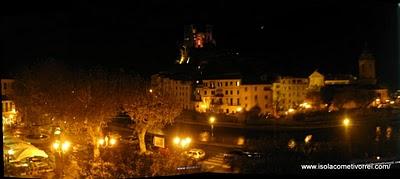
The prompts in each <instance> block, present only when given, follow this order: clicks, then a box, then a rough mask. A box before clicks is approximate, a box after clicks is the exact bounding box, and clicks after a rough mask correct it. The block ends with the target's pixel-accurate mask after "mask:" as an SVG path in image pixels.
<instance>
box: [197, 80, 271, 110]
mask: <svg viewBox="0 0 400 179" xmlns="http://www.w3.org/2000/svg"><path fill="white" fill-rule="evenodd" d="M196 94H197V96H198V98H199V99H200V100H199V101H198V102H196V103H195V109H196V111H198V112H214V113H225V114H236V113H240V112H243V111H250V110H252V109H253V108H259V109H260V113H262V114H267V113H270V112H272V89H271V84H254V83H243V81H242V79H241V78H240V77H235V76H231V77H228V76H215V77H213V78H208V79H204V80H202V84H201V85H199V86H198V87H197V88H196Z"/></svg>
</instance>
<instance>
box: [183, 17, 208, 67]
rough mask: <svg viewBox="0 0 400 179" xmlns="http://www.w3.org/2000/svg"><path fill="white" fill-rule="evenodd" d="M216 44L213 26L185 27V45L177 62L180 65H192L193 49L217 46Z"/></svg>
mask: <svg viewBox="0 0 400 179" xmlns="http://www.w3.org/2000/svg"><path fill="white" fill-rule="evenodd" d="M215 45H216V42H215V40H214V38H213V26H212V25H205V26H200V25H193V24H192V25H185V26H184V35H183V44H182V45H181V47H180V56H179V59H178V60H177V63H178V64H188V63H190V55H189V54H190V51H191V50H192V49H201V48H205V47H207V46H215Z"/></svg>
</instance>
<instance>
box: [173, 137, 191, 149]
mask: <svg viewBox="0 0 400 179" xmlns="http://www.w3.org/2000/svg"><path fill="white" fill-rule="evenodd" d="M173 143H174V144H175V145H176V146H179V147H181V148H182V149H183V148H186V147H188V146H189V145H190V143H192V138H190V137H186V138H183V139H181V138H180V137H175V138H174V139H173Z"/></svg>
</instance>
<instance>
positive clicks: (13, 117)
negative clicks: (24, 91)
mask: <svg viewBox="0 0 400 179" xmlns="http://www.w3.org/2000/svg"><path fill="white" fill-rule="evenodd" d="M14 81H15V80H14V79H1V106H2V118H3V124H13V123H15V122H17V117H18V116H17V115H18V113H17V110H16V108H15V104H14V101H13V100H12V98H11V96H12V95H13V93H14V90H13V84H14Z"/></svg>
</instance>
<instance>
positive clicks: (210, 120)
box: [208, 116, 216, 137]
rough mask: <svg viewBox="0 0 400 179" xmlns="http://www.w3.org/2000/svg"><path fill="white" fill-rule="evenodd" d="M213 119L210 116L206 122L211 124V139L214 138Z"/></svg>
mask: <svg viewBox="0 0 400 179" xmlns="http://www.w3.org/2000/svg"><path fill="white" fill-rule="evenodd" d="M215 120H216V119H215V117H214V116H211V117H210V119H209V120H208V121H209V122H210V124H211V137H214V123H215Z"/></svg>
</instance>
